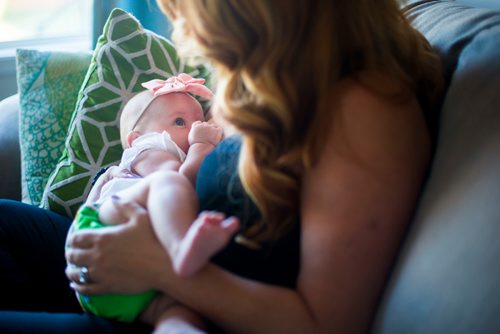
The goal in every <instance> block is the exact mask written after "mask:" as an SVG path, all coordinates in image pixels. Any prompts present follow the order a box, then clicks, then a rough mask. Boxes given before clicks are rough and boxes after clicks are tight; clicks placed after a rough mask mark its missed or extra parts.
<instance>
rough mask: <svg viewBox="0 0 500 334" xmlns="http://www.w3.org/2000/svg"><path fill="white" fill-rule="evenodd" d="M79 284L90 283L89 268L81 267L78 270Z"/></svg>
mask: <svg viewBox="0 0 500 334" xmlns="http://www.w3.org/2000/svg"><path fill="white" fill-rule="evenodd" d="M79 282H80V284H89V283H90V277H89V268H88V267H86V266H83V267H81V268H80V277H79Z"/></svg>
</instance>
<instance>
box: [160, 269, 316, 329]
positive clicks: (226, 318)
mask: <svg viewBox="0 0 500 334" xmlns="http://www.w3.org/2000/svg"><path fill="white" fill-rule="evenodd" d="M158 284H159V289H160V290H162V291H163V292H165V293H167V294H169V295H170V296H172V297H173V298H174V299H176V300H179V301H180V302H182V303H183V304H185V305H187V306H188V307H190V308H192V309H193V310H195V311H197V312H199V313H200V314H203V315H204V316H205V317H207V318H208V319H210V320H211V321H212V322H214V323H215V324H217V325H218V326H220V327H221V328H223V329H224V330H226V331H228V332H230V333H264V332H266V333H321V332H322V331H321V329H320V328H319V327H320V326H319V324H317V323H316V322H315V321H314V319H315V317H314V316H313V315H312V314H311V313H310V312H309V310H308V307H307V304H306V302H305V300H304V299H303V298H302V297H301V295H300V294H299V293H298V292H297V291H296V290H293V289H289V288H284V287H279V286H274V285H269V284H264V283H261V282H257V281H252V280H248V279H245V278H241V277H239V276H236V275H233V274H231V273H229V272H227V271H224V270H223V269H221V268H219V267H217V266H215V265H208V266H207V267H206V268H205V269H203V270H202V271H201V272H200V273H198V274H197V275H195V276H193V277H191V278H187V279H186V278H179V277H175V276H173V277H171V278H169V279H168V280H167V279H166V280H163V281H161V282H159V283H158Z"/></svg>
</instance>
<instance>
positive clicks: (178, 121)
mask: <svg viewBox="0 0 500 334" xmlns="http://www.w3.org/2000/svg"><path fill="white" fill-rule="evenodd" d="M175 125H176V126H184V125H186V122H184V120H183V119H182V118H176V119H175Z"/></svg>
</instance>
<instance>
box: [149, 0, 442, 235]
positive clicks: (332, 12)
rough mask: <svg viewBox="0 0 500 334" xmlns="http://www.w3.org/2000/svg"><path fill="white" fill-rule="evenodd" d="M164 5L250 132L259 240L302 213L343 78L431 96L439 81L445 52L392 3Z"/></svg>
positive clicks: (247, 166) (246, 175) (245, 157)
mask: <svg viewBox="0 0 500 334" xmlns="http://www.w3.org/2000/svg"><path fill="white" fill-rule="evenodd" d="M158 3H159V5H160V7H161V8H162V10H163V11H164V12H165V13H166V14H167V16H168V17H169V18H170V20H171V22H172V23H173V26H174V32H173V40H174V42H175V43H176V45H177V47H178V48H179V53H180V54H181V55H183V56H191V57H194V58H196V57H202V58H203V59H204V60H205V61H208V62H209V63H211V64H212V65H213V66H214V69H215V73H216V76H217V79H216V83H217V86H216V97H215V102H214V108H215V109H216V110H215V112H216V113H218V114H220V115H221V116H223V118H224V119H225V120H227V121H228V122H229V123H230V124H232V125H233V126H234V127H235V128H236V129H237V130H239V131H240V132H241V134H242V138H243V141H242V148H241V153H240V164H239V173H240V178H241V180H242V184H243V186H244V187H245V190H246V191H247V192H248V193H249V195H250V196H251V198H252V199H253V200H254V202H255V203H256V204H257V206H258V208H259V209H260V211H261V214H262V221H261V223H260V224H257V225H256V227H254V228H253V229H251V230H249V231H248V232H247V233H248V235H247V237H250V238H253V239H254V240H257V241H269V240H273V239H276V238H278V237H279V236H280V235H282V234H283V233H284V232H285V231H286V230H287V229H288V228H289V227H290V225H291V224H292V223H293V221H295V220H296V219H297V217H298V213H299V207H300V203H299V196H300V194H299V193H300V189H301V187H300V186H301V179H302V175H303V173H304V171H306V170H307V169H309V168H311V167H312V166H314V164H315V162H316V161H317V159H318V155H319V153H320V152H321V150H322V146H323V140H324V138H325V135H326V132H327V131H328V130H329V124H331V122H330V116H331V115H330V112H329V111H330V110H332V108H329V103H332V101H330V99H329V97H330V98H331V89H332V87H333V86H334V85H335V83H337V82H339V80H341V79H343V78H344V77H346V76H351V77H356V74H358V73H360V72H361V71H366V70H368V71H370V70H374V71H375V72H380V73H384V75H387V76H391V77H394V78H396V79H397V80H399V81H400V82H402V83H403V85H404V86H405V87H406V88H408V89H404V91H406V92H416V93H417V94H418V95H419V97H420V98H422V99H424V100H432V99H434V98H435V94H436V92H438V91H439V87H440V85H441V74H440V73H441V72H440V64H439V61H438V60H437V57H436V56H435V54H434V53H432V51H431V50H430V47H429V45H428V43H427V42H426V41H425V40H424V38H423V37H422V36H421V35H420V34H419V33H418V32H416V31H415V30H414V29H413V28H412V27H411V26H410V24H409V23H408V22H407V20H406V18H405V17H404V15H403V14H402V13H401V11H400V9H399V4H398V3H397V2H396V1H394V0H377V1H374V0H357V1H354V0H292V1H290V0H158ZM359 78H361V77H359ZM360 80H361V79H360ZM368 84H369V83H368ZM370 88H372V89H373V90H374V91H378V92H380V93H381V94H384V93H386V92H383V91H381V90H380V89H379V88H378V87H370ZM401 91H402V92H403V89H402V90H401Z"/></svg>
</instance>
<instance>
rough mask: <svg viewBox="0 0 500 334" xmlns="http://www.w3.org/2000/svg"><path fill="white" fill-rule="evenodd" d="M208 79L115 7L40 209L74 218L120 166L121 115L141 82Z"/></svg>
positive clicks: (160, 39)
mask: <svg viewBox="0 0 500 334" xmlns="http://www.w3.org/2000/svg"><path fill="white" fill-rule="evenodd" d="M182 72H185V73H188V74H190V75H191V76H193V77H201V78H206V79H208V75H209V71H208V70H207V69H206V68H205V67H202V66H200V67H196V68H195V67H191V66H188V65H186V64H185V63H184V62H183V61H182V60H181V59H180V58H179V57H178V55H177V52H176V50H175V48H174V46H173V45H172V43H171V42H169V41H168V40H166V39H165V38H163V37H161V36H159V35H157V34H155V33H153V32H151V31H149V30H146V29H144V28H143V27H142V25H141V24H140V23H139V22H138V21H137V19H136V18H134V17H133V16H132V15H130V14H129V13H126V12H124V11H123V10H121V9H114V10H113V11H112V12H111V14H110V16H109V18H108V20H107V22H106V24H105V26H104V31H103V34H102V35H101V37H100V38H99V40H98V41H97V45H96V48H95V51H94V54H93V56H92V61H91V64H90V66H89V69H88V72H87V75H86V77H85V79H84V82H83V85H82V88H81V90H80V93H79V95H78V101H77V105H76V109H75V112H74V113H73V116H72V119H71V124H70V127H69V131H68V138H67V141H66V144H65V149H64V152H63V154H62V156H61V159H60V161H59V163H58V164H57V166H56V168H55V170H54V171H53V173H52V174H51V176H50V178H49V180H48V183H47V186H46V188H45V191H44V194H43V199H42V203H41V206H42V207H44V208H47V209H50V210H52V211H56V212H59V213H61V214H64V215H67V216H69V217H74V214H75V212H76V211H77V210H78V208H79V207H80V205H81V204H82V203H83V202H84V201H85V199H86V197H87V195H88V193H89V191H90V188H91V183H92V179H93V178H94V176H95V175H96V173H97V172H98V171H99V170H100V169H101V168H102V167H108V166H111V165H115V164H117V162H118V161H119V159H120V157H121V153H122V147H121V144H120V135H119V130H118V121H119V116H120V111H121V109H122V107H123V106H124V105H125V103H126V102H127V101H128V100H129V99H130V98H131V96H133V94H134V93H136V92H139V91H141V90H143V89H144V88H142V86H141V83H142V82H145V81H148V80H151V79H155V78H160V79H165V78H168V77H170V76H172V75H177V74H179V73H182Z"/></svg>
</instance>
